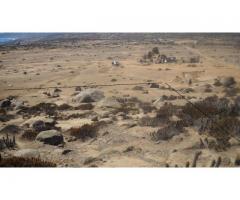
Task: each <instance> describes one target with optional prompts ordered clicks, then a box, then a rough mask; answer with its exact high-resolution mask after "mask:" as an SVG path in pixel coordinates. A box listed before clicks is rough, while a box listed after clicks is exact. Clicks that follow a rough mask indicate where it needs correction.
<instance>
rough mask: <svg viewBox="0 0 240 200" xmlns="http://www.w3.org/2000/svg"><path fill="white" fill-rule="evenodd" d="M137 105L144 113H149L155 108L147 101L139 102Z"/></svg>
mask: <svg viewBox="0 0 240 200" xmlns="http://www.w3.org/2000/svg"><path fill="white" fill-rule="evenodd" d="M138 107H139V108H141V109H142V110H143V113H144V114H146V113H150V112H152V111H153V110H155V109H156V108H155V107H154V106H153V105H152V104H151V103H148V102H139V104H138Z"/></svg>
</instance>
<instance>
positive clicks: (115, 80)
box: [0, 35, 240, 167]
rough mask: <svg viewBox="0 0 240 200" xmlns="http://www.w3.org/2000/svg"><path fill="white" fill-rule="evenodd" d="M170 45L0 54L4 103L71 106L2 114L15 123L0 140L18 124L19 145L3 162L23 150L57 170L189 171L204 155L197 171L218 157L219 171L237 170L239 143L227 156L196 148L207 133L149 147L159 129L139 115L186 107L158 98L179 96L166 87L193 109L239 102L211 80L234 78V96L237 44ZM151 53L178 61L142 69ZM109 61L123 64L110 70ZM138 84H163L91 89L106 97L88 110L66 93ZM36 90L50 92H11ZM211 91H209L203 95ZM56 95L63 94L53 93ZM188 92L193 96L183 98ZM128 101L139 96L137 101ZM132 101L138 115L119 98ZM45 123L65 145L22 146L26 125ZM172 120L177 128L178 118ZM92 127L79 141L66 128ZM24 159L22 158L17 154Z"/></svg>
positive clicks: (85, 44)
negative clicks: (215, 99) (205, 102)
mask: <svg viewBox="0 0 240 200" xmlns="http://www.w3.org/2000/svg"><path fill="white" fill-rule="evenodd" d="M172 40H173V42H172V41H171V42H164V43H162V42H156V41H151V40H146V41H144V40H143V41H138V40H136V41H131V40H130V41H127V40H114V39H112V40H79V41H75V42H74V43H72V42H68V41H64V42H59V44H57V45H54V46H53V47H51V48H50V47H49V48H47V47H46V46H38V45H35V46H31V45H29V46H24V47H20V46H19V47H18V46H17V47H16V48H10V47H9V48H1V51H0V60H1V62H0V66H1V68H0V71H1V73H0V99H1V100H4V99H6V98H7V97H9V96H13V97H14V99H16V101H19V102H24V106H25V107H27V108H28V107H29V108H30V107H32V106H34V105H37V104H39V103H42V102H44V103H54V104H56V105H62V104H68V105H71V106H72V107H74V109H64V110H57V111H56V112H57V113H58V114H57V116H56V114H54V115H48V114H46V113H44V112H39V113H37V114H36V113H34V114H29V113H27V114H26V113H25V115H24V114H22V113H21V112H20V113H19V111H20V110H21V107H20V108H16V107H14V108H10V109H7V110H6V112H4V111H2V113H1V115H6V114H9V115H12V116H13V117H12V118H11V119H10V120H5V121H1V122H0V130H1V129H2V130H3V131H1V135H2V136H5V135H6V133H5V132H4V127H6V126H7V125H16V126H17V127H19V129H20V130H19V131H17V133H10V132H9V133H8V134H9V135H10V136H12V135H13V134H15V136H16V143H17V146H16V147H15V148H14V149H4V150H2V153H1V154H2V156H5V157H8V156H11V155H18V153H19V152H20V154H21V153H22V152H23V151H22V150H23V149H28V150H27V151H28V153H27V156H29V154H30V156H31V155H32V156H36V155H37V156H40V158H41V159H43V160H47V161H52V162H55V163H57V166H59V167H67V166H68V167H165V166H171V167H172V166H176V165H177V166H178V167H184V166H186V163H187V162H189V163H190V166H191V165H192V163H193V162H194V161H193V160H194V157H195V156H196V153H197V152H201V154H199V157H198V159H197V164H196V165H197V166H198V167H209V166H210V165H211V163H212V162H213V160H216V161H217V160H218V159H219V157H220V159H221V164H220V166H222V167H224V166H235V164H236V163H235V161H236V158H237V157H238V154H239V155H240V146H239V141H238V140H237V139H236V137H231V138H230V139H229V144H230V145H229V146H228V147H227V148H226V149H224V150H216V149H214V148H209V147H208V146H206V145H204V144H202V143H201V141H205V138H208V140H211V137H210V136H209V135H208V133H203V134H199V133H198V131H197V130H196V129H194V128H193V127H186V128H185V129H184V131H183V132H181V133H178V134H176V135H174V136H173V137H171V138H168V139H159V140H154V139H153V138H152V136H151V135H152V134H151V133H153V132H154V131H157V130H158V129H159V128H161V127H163V126H164V124H162V125H160V126H155V127H152V126H143V125H141V124H140V121H141V119H142V118H143V117H144V116H145V117H146V116H154V115H155V114H156V112H157V110H158V109H159V108H160V107H162V106H163V105H164V103H165V102H171V103H172V104H173V105H180V106H184V105H185V104H186V103H187V102H186V100H184V99H179V98H178V99H175V100H163V99H161V97H162V96H163V95H166V96H170V95H174V96H178V94H177V93H175V92H174V91H172V90H171V89H169V88H168V86H167V85H166V84H165V83H168V84H170V85H171V86H172V87H174V88H175V89H177V90H180V91H182V94H183V95H184V96H185V97H186V98H188V100H190V101H191V102H196V101H200V100H201V99H204V98H206V97H208V96H213V95H217V96H219V97H227V98H229V99H234V98H236V96H237V95H239V91H238V90H237V92H236V94H234V96H232V97H228V96H226V93H225V92H224V90H225V89H226V87H224V86H218V87H217V86H215V85H214V84H213V83H214V82H215V79H221V78H222V77H229V76H231V77H234V79H235V81H236V83H235V85H234V88H236V89H238V88H239V86H240V85H239V84H240V73H239V72H240V48H238V47H237V46H235V45H234V44H235V43H234V41H231V40H224V38H221V39H216V38H208V37H206V38H204V37H203V38H201V39H199V40H198V39H197V38H194V39H192V38H191V37H190V36H189V38H188V36H187V35H186V37H185V38H177V37H176V38H172ZM49 44H51V42H49ZM49 46H50V45H49ZM153 47H158V49H159V52H160V54H161V55H162V54H165V55H167V56H174V57H176V58H177V62H174V63H154V62H149V63H147V62H146V63H141V62H140V59H141V58H142V56H143V55H144V54H146V53H147V52H148V51H151V50H152V48H153ZM191 57H199V58H200V61H199V62H197V63H191V62H189V61H188V60H189V59H190V58H191ZM113 60H116V61H118V62H119V63H120V65H119V66H114V65H112V61H113ZM183 60H185V62H183ZM139 82H141V83H147V82H157V83H162V84H159V86H160V87H159V88H152V87H150V85H149V84H144V85H140V86H141V87H135V85H115V86H99V87H93V88H95V89H96V90H98V91H101V92H103V94H104V98H103V99H101V100H100V101H97V102H92V103H91V105H92V106H93V108H92V109H88V108H86V109H84V108H83V106H82V107H81V105H86V103H83V102H80V101H78V100H75V101H74V99H75V98H76V95H77V94H78V93H79V92H80V93H81V91H76V87H72V88H68V87H66V88H64V87H65V86H82V85H88V86H89V87H91V85H95V84H97V85H102V84H121V83H123V84H126V83H139ZM208 85H210V86H208ZM34 87H42V88H45V87H53V88H50V89H26V90H9V89H14V88H34ZM62 87H63V88H62ZM208 87H209V88H210V89H209V90H206V88H208ZM54 88H59V89H60V90H61V91H59V92H55V93H54V91H53V90H54ZM186 88H192V89H193V90H191V91H190V92H188V93H187V92H183V91H184V90H183V89H186ZM85 89H87V88H84V87H81V90H82V91H83V90H85ZM48 93H49V95H47V94H48ZM52 94H53V95H52ZM54 94H57V95H55V96H54ZM51 95H52V96H51ZM109 97H116V98H115V99H114V98H109ZM133 97H137V100H136V99H134V98H133ZM131 98H132V99H133V104H135V105H133V106H135V107H136V109H132V110H131V108H129V109H130V111H126V112H125V111H122V110H121V109H120V108H119V102H118V101H116V99H121V100H123V99H125V100H126V99H131ZM158 99H159V100H158ZM156 100H158V101H156ZM139 102H142V103H143V102H146V105H150V106H153V107H154V109H153V110H150V111H148V110H147V111H144V109H142V108H141V106H138V104H139ZM88 105H89V103H88ZM116 110H117V111H116ZM43 117H45V118H50V119H53V120H55V121H56V124H55V128H56V129H58V131H59V132H60V133H61V134H62V135H63V137H64V143H63V144H60V145H49V144H44V143H43V142H40V141H38V140H35V139H34V138H32V139H24V137H23V134H24V131H25V130H26V127H27V125H26V123H28V124H30V126H31V120H32V121H34V120H35V121H36V120H39V119H42V118H43ZM172 118H173V119H172V120H173V121H174V120H176V119H175V118H177V117H176V116H172ZM96 121H98V122H102V123H101V125H100V127H98V130H96V135H94V136H93V137H89V138H84V139H81V138H78V137H74V136H72V135H71V131H70V130H71V128H76V127H82V126H83V125H84V124H95V123H98V122H96ZM29 152H30V153H29ZM21 156H26V155H25V154H24V153H22V154H21Z"/></svg>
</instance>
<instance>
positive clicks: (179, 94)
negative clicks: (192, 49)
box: [5, 82, 239, 140]
mask: <svg viewBox="0 0 240 200" xmlns="http://www.w3.org/2000/svg"><path fill="white" fill-rule="evenodd" d="M151 84H158V85H166V86H167V87H168V88H165V89H168V90H171V91H173V92H175V93H176V94H177V95H178V96H180V97H181V98H182V99H184V100H185V101H186V102H187V103H189V104H190V105H191V106H192V107H193V108H194V109H195V110H197V111H198V112H199V113H200V114H201V115H202V116H203V117H206V118H208V119H210V120H211V121H212V122H213V123H215V125H216V127H217V128H218V129H219V131H223V132H224V133H226V134H228V135H230V133H229V131H228V130H227V129H226V128H225V127H222V126H221V125H220V124H219V123H217V122H216V121H214V120H213V117H214V116H211V115H210V114H209V113H206V112H205V111H203V110H202V109H200V108H199V107H198V106H197V105H195V104H194V103H192V102H191V101H190V100H189V99H187V98H186V97H185V95H184V94H182V93H181V91H179V90H177V89H176V88H174V87H173V86H171V85H170V84H169V83H166V82H137V83H113V84H85V85H70V86H49V87H29V88H8V89H5V90H8V91H9V90H11V91H14V90H42V89H54V88H63V89H64V88H65V89H66V88H76V87H82V88H96V87H114V86H132V85H151ZM236 139H237V140H239V139H238V138H236Z"/></svg>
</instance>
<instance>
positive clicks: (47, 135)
mask: <svg viewBox="0 0 240 200" xmlns="http://www.w3.org/2000/svg"><path fill="white" fill-rule="evenodd" d="M36 140H37V141H40V142H43V143H44V144H50V145H59V144H62V143H63V135H62V134H61V133H59V132H58V131H56V130H48V131H42V132H40V133H39V134H38V135H37V137H36Z"/></svg>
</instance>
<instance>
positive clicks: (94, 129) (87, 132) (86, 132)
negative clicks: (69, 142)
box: [69, 122, 100, 141]
mask: <svg viewBox="0 0 240 200" xmlns="http://www.w3.org/2000/svg"><path fill="white" fill-rule="evenodd" d="M99 126H100V123H97V122H96V123H93V124H84V125H83V126H81V127H73V128H71V129H70V130H69V132H70V135H71V136H74V137H76V138H78V139H80V140H82V141H86V140H87V139H90V138H95V137H97V134H98V129H99Z"/></svg>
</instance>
